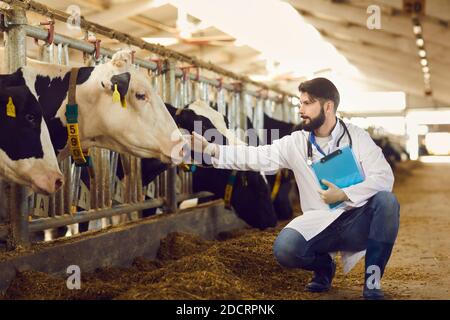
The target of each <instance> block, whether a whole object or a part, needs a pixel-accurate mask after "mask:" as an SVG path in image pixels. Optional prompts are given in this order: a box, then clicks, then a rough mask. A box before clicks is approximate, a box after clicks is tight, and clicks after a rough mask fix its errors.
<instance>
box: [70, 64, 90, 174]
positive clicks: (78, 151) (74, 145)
mask: <svg viewBox="0 0 450 320" xmlns="http://www.w3.org/2000/svg"><path fill="white" fill-rule="evenodd" d="M79 70H80V69H79V68H72V70H71V71H70V80H69V92H68V103H67V105H66V113H65V116H66V121H67V145H68V147H69V151H70V154H71V155H72V158H73V160H74V161H75V165H76V166H79V167H89V168H92V159H91V157H90V156H89V151H87V152H84V151H83V149H82V148H81V142H80V133H79V128H78V104H77V102H76V92H77V78H78V71H79ZM89 173H90V174H91V173H93V172H92V170H89Z"/></svg>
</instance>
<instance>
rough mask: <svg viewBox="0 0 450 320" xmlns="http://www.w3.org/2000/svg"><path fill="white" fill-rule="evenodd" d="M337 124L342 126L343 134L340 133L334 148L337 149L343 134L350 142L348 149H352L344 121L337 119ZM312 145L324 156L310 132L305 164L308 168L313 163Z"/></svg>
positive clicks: (350, 138)
mask: <svg viewBox="0 0 450 320" xmlns="http://www.w3.org/2000/svg"><path fill="white" fill-rule="evenodd" d="M337 119H338V121H339V123H340V124H341V125H342V127H343V128H344V132H342V134H341V136H340V137H339V139H338V141H337V144H336V146H337V147H338V148H339V143H340V142H341V140H342V138H343V137H344V135H345V134H347V136H348V140H349V142H350V144H349V145H350V148H351V147H352V137H351V135H350V133H349V132H348V129H347V126H346V125H345V123H344V121H342V120H341V119H339V118H337ZM313 144H314V146H315V147H316V148H317V150H318V151H319V152H320V153H321V154H323V155H324V156H326V154H325V152H323V151H322V149H321V148H320V147H319V146H318V145H317V143H316V139H315V137H314V134H313V133H312V132H310V133H309V136H308V143H307V148H308V159H307V160H306V164H307V165H308V166H311V165H312V163H313V161H312V158H313V150H312V145H313Z"/></svg>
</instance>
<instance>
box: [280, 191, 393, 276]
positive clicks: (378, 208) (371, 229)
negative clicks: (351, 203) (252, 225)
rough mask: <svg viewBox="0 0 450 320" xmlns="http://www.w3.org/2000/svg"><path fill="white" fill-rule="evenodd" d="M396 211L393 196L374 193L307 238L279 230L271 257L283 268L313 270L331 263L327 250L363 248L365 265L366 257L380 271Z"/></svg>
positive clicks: (292, 230) (389, 244)
mask: <svg viewBox="0 0 450 320" xmlns="http://www.w3.org/2000/svg"><path fill="white" fill-rule="evenodd" d="M399 213H400V205H399V203H398V201H397V198H396V197H395V195H394V194H393V193H391V192H385V191H382V192H378V193H377V194H376V195H374V196H373V197H372V198H371V199H370V200H369V201H368V202H367V203H366V204H365V205H364V206H362V207H360V208H354V209H352V210H348V211H346V212H344V213H342V215H341V216H339V218H338V219H336V220H335V221H333V223H332V224H330V225H329V226H328V227H327V228H326V229H325V230H323V231H322V232H321V233H319V234H318V235H317V236H315V237H314V238H312V239H310V240H309V241H306V240H305V238H304V237H303V236H302V235H301V234H300V233H299V232H298V231H296V230H294V229H291V228H285V229H283V230H282V231H281V232H280V234H279V235H278V237H277V239H276V240H275V243H274V246H273V251H274V255H275V258H276V259H277V261H278V263H279V264H280V265H282V266H284V267H287V268H302V269H305V270H311V271H317V270H320V269H321V268H324V267H326V266H327V265H329V264H330V263H331V257H330V255H329V254H328V253H329V252H335V251H361V250H365V249H367V252H366V264H367V257H369V260H371V261H370V263H371V264H373V263H375V264H377V265H380V268H381V270H382V273H383V271H384V267H385V265H386V263H387V260H388V259H389V256H390V253H391V250H392V246H393V245H394V242H395V239H396V237H397V233H398V228H399ZM369 251H370V252H369ZM374 261H375V262H374Z"/></svg>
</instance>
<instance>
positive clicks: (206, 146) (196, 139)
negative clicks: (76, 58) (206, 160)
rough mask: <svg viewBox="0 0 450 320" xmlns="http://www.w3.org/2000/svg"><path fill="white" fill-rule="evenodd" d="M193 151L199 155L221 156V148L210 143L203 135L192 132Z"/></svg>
mask: <svg viewBox="0 0 450 320" xmlns="http://www.w3.org/2000/svg"><path fill="white" fill-rule="evenodd" d="M191 142H192V150H194V152H198V153H206V154H208V155H210V156H211V157H217V156H219V146H218V145H217V144H214V143H209V142H208V140H206V139H205V138H204V137H203V136H202V135H199V134H198V133H196V132H195V131H192V140H191Z"/></svg>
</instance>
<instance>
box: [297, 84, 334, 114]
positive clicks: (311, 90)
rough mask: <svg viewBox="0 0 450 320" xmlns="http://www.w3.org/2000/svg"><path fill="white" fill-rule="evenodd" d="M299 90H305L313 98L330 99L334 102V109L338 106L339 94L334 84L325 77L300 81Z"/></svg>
mask: <svg viewBox="0 0 450 320" xmlns="http://www.w3.org/2000/svg"><path fill="white" fill-rule="evenodd" d="M298 90H299V91H300V92H306V93H307V94H308V95H309V96H310V97H311V99H313V100H317V99H319V100H331V101H333V102H334V111H336V110H337V108H338V106H339V101H340V96H339V91H338V89H337V88H336V86H335V85H334V84H333V82H331V81H330V80H328V79H326V78H314V79H311V80H308V81H305V82H302V83H300V85H299V86H298Z"/></svg>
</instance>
